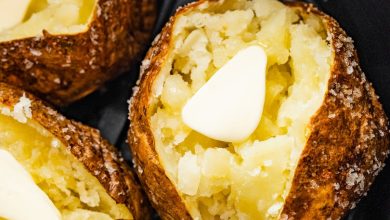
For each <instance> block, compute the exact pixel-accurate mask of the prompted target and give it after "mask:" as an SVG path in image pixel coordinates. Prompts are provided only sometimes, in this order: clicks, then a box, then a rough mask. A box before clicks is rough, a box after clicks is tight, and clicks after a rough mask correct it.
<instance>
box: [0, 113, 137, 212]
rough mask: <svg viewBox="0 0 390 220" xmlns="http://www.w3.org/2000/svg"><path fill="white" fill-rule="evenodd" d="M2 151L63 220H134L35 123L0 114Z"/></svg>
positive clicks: (124, 208) (121, 205) (61, 146)
mask: <svg viewBox="0 0 390 220" xmlns="http://www.w3.org/2000/svg"><path fill="white" fill-rule="evenodd" d="M0 148H4V150H6V151H9V152H10V153H11V154H12V155H13V156H14V157H15V158H16V159H17V160H18V161H19V162H20V163H21V164H22V165H23V166H24V167H25V169H26V170H27V171H28V172H29V173H30V174H31V176H32V177H33V179H34V181H35V183H36V184H37V185H38V186H39V187H40V188H41V189H42V190H43V191H44V192H45V193H46V194H47V195H48V197H49V198H50V199H51V200H52V202H53V203H54V205H55V206H56V207H57V209H58V210H59V211H60V212H61V214H62V219H64V220H74V219H79V220H81V219H82V220H89V219H107V220H109V219H132V218H133V217H132V215H131V213H130V212H129V210H128V208H127V207H126V206H125V205H124V204H117V203H116V202H115V201H114V200H113V199H112V198H111V197H110V195H109V194H108V193H107V192H106V190H105V189H104V188H103V186H102V185H101V184H100V183H99V181H98V180H97V179H96V178H95V177H94V176H93V175H92V174H90V173H89V172H88V171H87V169H86V168H85V167H84V165H83V164H82V163H81V162H79V161H78V160H77V159H76V158H75V157H74V156H73V155H72V154H71V153H70V152H69V151H68V150H67V148H66V147H65V146H64V145H63V144H62V143H61V142H60V141H59V140H58V139H57V138H55V137H54V136H53V135H52V134H51V133H49V132H48V131H47V130H45V129H44V128H43V127H42V126H41V125H39V124H37V123H36V122H34V121H33V120H28V121H27V123H21V122H18V121H16V120H15V119H14V118H12V117H10V116H6V115H3V114H0ZM32 202H33V201H32Z"/></svg>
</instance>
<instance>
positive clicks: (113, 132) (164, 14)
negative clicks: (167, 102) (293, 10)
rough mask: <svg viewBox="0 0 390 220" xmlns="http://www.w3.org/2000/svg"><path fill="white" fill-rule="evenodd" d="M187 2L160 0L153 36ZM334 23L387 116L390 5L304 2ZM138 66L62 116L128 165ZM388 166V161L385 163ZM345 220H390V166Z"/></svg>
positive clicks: (382, 0) (377, 0)
mask: <svg viewBox="0 0 390 220" xmlns="http://www.w3.org/2000/svg"><path fill="white" fill-rule="evenodd" d="M188 2H191V0H160V3H159V4H160V5H159V7H160V16H159V19H158V21H157V24H156V30H155V33H154V35H156V34H157V33H158V32H159V31H160V30H161V28H162V26H163V25H164V24H165V22H166V21H167V20H168V18H169V16H170V15H171V14H172V13H174V11H175V9H176V8H177V7H178V6H180V5H184V4H185V3H188ZM307 2H312V3H314V4H316V5H317V6H318V7H319V8H320V9H322V10H323V11H325V12H326V13H328V14H329V15H331V16H333V17H334V18H336V20H338V21H339V23H340V24H341V26H342V27H343V28H344V29H345V30H346V32H347V33H348V35H350V36H351V37H352V38H353V39H354V40H355V46H356V48H357V51H358V54H359V57H360V62H361V67H362V69H363V70H364V72H365V73H366V75H367V78H368V79H369V80H370V81H371V82H372V83H373V86H374V88H375V89H376V92H377V94H378V95H379V96H380V99H381V102H382V104H383V106H384V108H385V110H386V113H387V115H390V91H389V89H390V0H307ZM138 66H139V65H137V66H136V67H134V69H133V71H132V72H129V73H128V74H125V75H123V76H121V77H119V78H118V79H116V80H114V81H112V82H110V83H108V84H107V85H106V86H105V87H104V88H102V89H100V90H99V91H97V92H95V93H94V94H92V95H90V96H88V97H86V98H85V99H83V100H80V101H78V102H77V103H74V104H72V105H71V106H69V107H66V108H63V109H61V111H62V112H63V113H64V114H65V115H67V116H68V117H70V118H73V119H76V120H79V121H82V122H84V123H85V124H88V125H91V126H93V127H96V128H99V129H100V131H101V132H102V135H103V136H104V137H105V138H107V139H108V140H109V141H110V142H111V143H112V144H114V145H116V146H117V147H118V148H120V149H121V150H122V152H123V154H124V156H125V158H126V159H127V160H128V161H129V162H130V158H131V155H130V153H129V150H128V146H127V144H126V142H125V140H126V135H127V128H128V125H129V122H128V120H127V112H128V104H127V100H128V99H129V97H130V95H131V88H132V87H133V86H134V85H135V81H136V79H137V78H138ZM389 162H390V161H389V160H387V163H389ZM345 219H348V220H366V219H372V220H385V219H389V220H390V166H386V167H385V169H384V170H383V171H382V172H381V173H380V175H379V176H378V177H377V179H376V181H375V182H374V184H373V186H372V187H371V190H370V191H369V192H368V195H367V197H365V198H364V199H362V201H361V202H360V203H359V204H358V205H357V207H356V208H355V209H354V210H352V211H351V212H350V214H349V215H348V216H347V217H346V218H345Z"/></svg>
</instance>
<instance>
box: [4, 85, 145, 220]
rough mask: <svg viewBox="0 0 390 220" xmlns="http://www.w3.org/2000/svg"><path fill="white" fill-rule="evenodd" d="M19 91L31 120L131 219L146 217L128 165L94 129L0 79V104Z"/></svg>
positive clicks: (17, 95)
mask: <svg viewBox="0 0 390 220" xmlns="http://www.w3.org/2000/svg"><path fill="white" fill-rule="evenodd" d="M23 94H25V95H26V97H27V98H29V99H30V100H31V102H32V103H31V112H32V120H34V121H35V122H37V123H39V124H40V125H41V126H43V127H44V128H45V129H46V130H47V131H49V132H50V133H51V134H53V135H54V136H55V137H56V138H58V140H60V141H61V142H62V143H63V144H64V146H66V147H67V148H68V150H69V151H70V152H71V153H72V154H73V155H74V156H75V157H76V158H77V159H78V161H80V162H81V163H82V164H84V166H85V168H86V169H87V170H88V171H89V172H90V173H91V174H92V175H93V176H95V177H96V178H97V179H98V181H99V182H100V183H101V184H102V186H103V187H104V188H105V189H106V191H107V193H108V194H109V195H110V196H111V197H112V198H113V199H114V201H116V202H117V203H122V204H125V205H126V206H127V207H128V208H129V210H130V212H131V213H132V215H133V217H134V219H139V220H141V219H150V213H151V211H150V208H149V207H150V206H149V203H148V200H147V199H146V197H145V196H144V194H143V191H142V189H141V187H140V185H139V183H138V181H137V180H136V179H135V177H134V175H133V173H132V171H131V169H130V168H129V166H127V165H126V163H125V162H124V160H123V158H122V156H121V155H120V154H119V152H118V151H117V149H116V148H115V147H113V146H112V145H111V144H109V143H108V141H106V140H105V139H103V138H102V137H101V136H100V133H99V131H98V130H96V129H93V128H91V127H88V126H85V125H83V124H81V123H78V122H75V121H73V120H68V119H66V118H65V117H64V116H62V115H60V114H59V113H58V112H57V111H55V110H53V109H52V108H51V107H49V106H48V105H47V104H46V103H44V102H43V101H41V100H39V99H37V98H36V97H34V96H33V95H31V94H29V93H25V92H24V91H23V90H20V89H19V88H17V87H13V86H10V85H7V84H5V83H0V104H1V105H3V106H9V107H11V106H14V105H15V104H16V103H18V102H19V98H20V97H21V96H23ZM108 168H109V169H110V170H109V169H108Z"/></svg>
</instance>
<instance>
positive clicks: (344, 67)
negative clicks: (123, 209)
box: [128, 1, 390, 219]
mask: <svg viewBox="0 0 390 220" xmlns="http://www.w3.org/2000/svg"><path fill="white" fill-rule="evenodd" d="M202 2H204V1H200V2H197V3H193V4H190V5H188V6H187V7H184V8H182V9H180V10H179V11H178V12H177V13H176V15H175V16H174V17H172V18H171V20H170V22H169V23H168V24H167V25H166V26H165V28H164V29H163V31H162V32H161V34H160V36H159V38H157V39H156V40H155V42H154V45H153V47H152V48H151V49H150V50H149V52H148V54H147V56H146V59H145V60H147V61H146V62H144V64H147V65H144V66H143V67H142V68H141V78H140V81H139V84H138V87H136V88H135V90H134V91H135V94H134V95H133V98H132V99H131V102H130V114H129V118H130V120H131V125H130V130H129V137H128V138H129V143H130V146H131V150H132V152H133V155H134V163H135V167H137V168H138V169H137V170H138V173H137V174H138V176H139V177H140V179H141V182H142V184H143V186H144V188H145V189H146V192H147V194H148V196H149V198H150V200H151V202H152V204H153V206H154V207H155V208H156V209H157V211H158V212H159V214H160V215H161V217H162V218H163V219H191V217H190V215H189V213H188V211H187V210H186V207H185V205H184V203H183V201H182V199H181V197H180V195H179V193H178V191H177V190H176V189H175V186H174V185H173V183H172V182H171V181H170V180H169V179H168V177H167V176H166V174H165V171H164V168H163V167H162V165H161V163H160V161H159V156H158V154H157V152H156V149H155V144H154V137H153V134H152V130H151V127H150V118H149V117H148V112H149V103H150V97H151V94H152V90H151V89H152V85H153V83H154V80H155V79H156V76H157V75H158V74H159V72H160V70H161V67H162V66H163V64H164V62H165V60H166V57H167V54H168V52H169V47H170V45H171V43H172V39H171V34H172V33H171V32H172V27H173V24H174V22H175V18H176V17H177V16H179V15H181V14H183V13H186V12H187V11H189V10H192V9H193V8H195V7H197V6H198V5H199V4H201V3H202ZM289 6H291V7H295V8H297V10H300V11H301V13H315V14H316V15H318V16H320V17H321V18H322V20H323V23H324V24H325V26H326V29H327V32H328V36H329V37H328V42H329V44H330V45H331V47H332V51H333V54H334V61H333V66H332V68H331V76H330V78H329V81H328V90H327V93H326V95H325V99H324V102H323V103H322V105H321V107H320V108H319V110H318V111H317V112H316V113H315V114H314V115H313V116H312V118H311V121H310V123H309V125H308V128H309V130H310V133H309V134H308V136H307V138H308V140H307V143H306V146H305V147H304V150H303V152H302V155H301V158H300V159H299V162H298V165H297V168H296V171H295V175H294V178H293V182H292V187H291V190H290V192H289V194H288V196H287V198H286V202H285V205H284V207H283V210H282V214H281V216H280V218H281V219H327V218H331V219H340V218H341V217H342V216H344V215H345V213H346V212H347V211H348V210H349V209H350V208H352V207H354V205H355V204H356V202H358V201H359V200H360V198H361V197H362V196H363V195H364V194H365V193H366V192H367V191H368V188H369V186H370V185H371V183H372V182H373V181H374V178H375V176H376V175H377V174H378V172H379V171H380V170H381V169H382V168H383V165H384V164H383V162H384V160H385V159H386V157H387V155H388V153H389V142H390V133H389V129H388V119H387V117H386V115H385V113H384V111H383V109H382V106H381V104H380V103H379V101H378V98H377V96H376V94H375V92H374V89H373V87H372V86H371V84H370V83H369V82H368V81H367V80H366V77H365V75H364V73H363V72H362V70H361V68H360V67H359V65H358V63H359V61H358V57H357V54H356V51H355V50H354V47H353V44H352V40H351V39H350V38H349V37H347V35H346V33H345V32H344V31H343V30H342V29H341V27H340V26H339V24H338V23H337V21H335V20H334V19H333V18H331V17H329V16H328V15H326V14H324V13H322V12H321V11H319V10H318V9H316V8H315V7H314V6H313V5H310V4H303V3H289ZM350 68H353V69H352V70H351V69H350Z"/></svg>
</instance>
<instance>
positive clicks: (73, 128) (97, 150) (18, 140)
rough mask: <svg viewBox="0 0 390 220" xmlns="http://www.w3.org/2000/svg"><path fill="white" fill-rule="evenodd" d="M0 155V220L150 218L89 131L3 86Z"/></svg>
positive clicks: (116, 162) (117, 159)
mask: <svg viewBox="0 0 390 220" xmlns="http://www.w3.org/2000/svg"><path fill="white" fill-rule="evenodd" d="M0 158H1V159H0V164H1V166H0V167H1V168H0V175H1V176H2V177H1V179H2V180H1V183H0V194H1V195H0V203H1V205H0V218H5V219H49V220H54V219H64V220H66V219H68V220H74V219H79V220H81V219H84V220H88V219H107V220H108V219H150V210H149V205H148V204H149V203H148V202H147V200H146V199H145V197H144V194H143V192H142V190H141V187H140V186H139V185H138V182H137V181H136V179H135V177H134V176H133V173H132V172H131V170H130V168H129V167H128V166H127V165H126V163H125V162H124V160H123V158H122V157H121V156H120V154H119V153H118V151H117V150H116V149H115V148H114V147H113V146H112V145H110V144H109V143H108V142H107V141H106V140H104V139H103V138H102V137H101V136H100V134H99V132H98V131H97V130H95V129H92V128H90V127H87V126H84V125H82V124H80V123H78V122H75V121H71V120H68V119H66V118H65V117H64V116H62V115H60V114H59V113H58V112H56V111H55V110H53V109H52V108H50V107H48V106H47V105H45V103H44V102H42V101H40V100H38V99H36V98H35V97H33V96H32V95H30V94H28V93H25V92H23V91H22V90H20V89H17V88H16V87H11V86H9V85H6V84H4V83H0ZM7 161H8V162H7ZM9 161H11V162H9ZM12 164H13V165H12ZM18 167H19V168H18ZM23 173H24V174H23ZM6 174H9V175H7V176H5V175H6ZM21 174H23V175H21ZM26 176H27V177H26ZM19 177H21V178H19ZM10 182H11V183H10ZM9 183H10V184H11V185H9ZM7 184H8V185H7ZM16 187H17V188H16ZM37 197H38V199H37ZM42 200H43V201H45V202H42ZM48 207H51V208H48ZM50 210H51V211H50ZM45 211H47V212H45ZM34 212H37V213H35V215H34ZM50 213H54V216H53V215H49V214H50Z"/></svg>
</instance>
